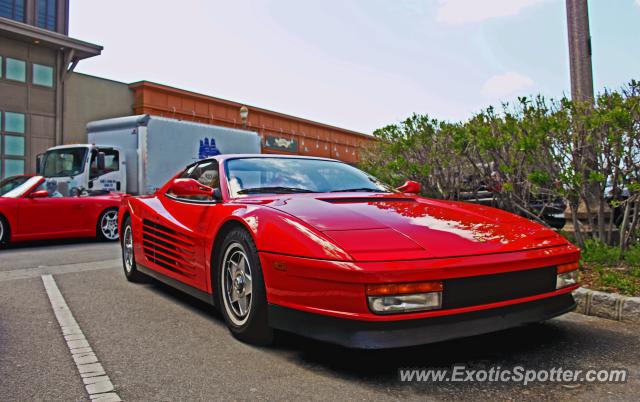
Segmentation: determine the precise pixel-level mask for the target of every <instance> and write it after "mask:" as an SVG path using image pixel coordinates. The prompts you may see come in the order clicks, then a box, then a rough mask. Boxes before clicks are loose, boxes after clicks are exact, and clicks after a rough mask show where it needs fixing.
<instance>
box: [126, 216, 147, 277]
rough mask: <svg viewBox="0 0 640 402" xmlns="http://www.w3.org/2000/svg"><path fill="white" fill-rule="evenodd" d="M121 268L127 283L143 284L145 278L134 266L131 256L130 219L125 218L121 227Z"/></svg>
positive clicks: (131, 236)
mask: <svg viewBox="0 0 640 402" xmlns="http://www.w3.org/2000/svg"><path fill="white" fill-rule="evenodd" d="M122 228H123V229H122V231H123V235H122V241H121V246H122V267H123V268H124V276H126V277H127V280H128V281H129V282H144V281H145V280H146V279H147V277H146V276H145V275H144V274H143V273H142V272H140V271H138V268H137V266H136V258H135V255H134V254H133V229H132V228H131V218H129V217H127V218H126V219H125V220H124V225H122Z"/></svg>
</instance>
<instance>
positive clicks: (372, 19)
mask: <svg viewBox="0 0 640 402" xmlns="http://www.w3.org/2000/svg"><path fill="white" fill-rule="evenodd" d="M589 19H590V25H591V36H592V49H593V68H594V85H595V88H596V91H601V90H603V89H604V88H610V89H616V88H619V87H620V86H622V85H623V84H625V83H627V82H629V81H630V80H631V79H632V78H635V79H640V40H639V39H640V0H589ZM69 31H70V35H71V36H72V37H75V38H78V39H82V40H85V41H88V42H92V43H96V44H99V45H102V46H104V51H103V53H102V55H100V56H98V57H95V58H92V59H88V60H83V61H82V62H80V63H79V64H78V66H77V67H76V71H78V72H82V73H86V74H91V75H97V76H100V77H105V78H109V79H113V80H117V81H123V82H127V83H129V82H135V81H140V80H147V81H154V82H158V83H161V84H166V85H170V86H175V87H178V88H181V89H186V90H190V91H194V92H198V93H203V94H206V95H211V96H215V97H219V98H224V99H229V100H233V101H236V102H241V103H245V104H247V105H251V106H257V107H262V108H266V109H271V110H275V111H278V112H281V113H286V114H290V115H294V116H299V117H304V118H307V119H311V120H315V121H319V122H322V123H326V124H332V125H335V126H339V127H343V128H347V129H351V130H356V131H360V132H364V133H371V132H373V130H375V129H377V128H380V127H383V126H386V125H388V124H392V123H397V122H399V121H401V120H403V119H405V118H407V117H409V116H410V115H411V114H413V113H420V114H428V115H430V116H431V117H434V118H438V119H441V120H465V119H467V118H469V117H471V115H472V114H473V113H475V112H478V111H479V110H481V109H483V108H485V107H487V106H489V105H499V104H500V103H501V102H503V101H513V100H514V99H516V98H517V97H518V96H523V95H531V94H538V93H540V94H543V95H545V96H547V97H555V98H557V97H560V96H562V95H563V94H570V81H569V59H568V44H567V33H566V11H565V2H564V0H304V1H300V0H226V1H223V0H181V1H179V2H178V1H168V0H109V1H104V0H72V1H71V16H70V27H69Z"/></svg>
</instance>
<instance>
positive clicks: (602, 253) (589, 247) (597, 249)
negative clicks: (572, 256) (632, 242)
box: [582, 240, 620, 265]
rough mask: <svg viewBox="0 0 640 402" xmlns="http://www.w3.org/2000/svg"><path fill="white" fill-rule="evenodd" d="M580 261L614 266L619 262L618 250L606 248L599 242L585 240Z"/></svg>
mask: <svg viewBox="0 0 640 402" xmlns="http://www.w3.org/2000/svg"><path fill="white" fill-rule="evenodd" d="M582 260H583V261H584V262H587V263H596V264H602V265H616V264H617V263H618V262H620V249H619V248H617V247H611V246H607V245H606V244H604V243H603V242H601V241H599V240H586V241H585V245H584V248H582Z"/></svg>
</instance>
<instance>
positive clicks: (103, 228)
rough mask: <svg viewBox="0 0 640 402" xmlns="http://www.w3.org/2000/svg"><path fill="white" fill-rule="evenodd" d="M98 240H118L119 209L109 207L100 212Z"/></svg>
mask: <svg viewBox="0 0 640 402" xmlns="http://www.w3.org/2000/svg"><path fill="white" fill-rule="evenodd" d="M97 226H98V227H97V230H96V232H97V237H98V240H103V241H116V240H118V209H117V208H109V209H107V210H105V211H104V212H103V213H101V214H100V217H99V218H98V225H97Z"/></svg>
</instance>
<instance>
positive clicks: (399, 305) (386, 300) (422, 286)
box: [366, 281, 442, 314]
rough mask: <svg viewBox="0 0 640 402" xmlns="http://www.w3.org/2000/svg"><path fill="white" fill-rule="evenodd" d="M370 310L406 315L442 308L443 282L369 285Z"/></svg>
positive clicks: (378, 312) (368, 299)
mask: <svg viewBox="0 0 640 402" xmlns="http://www.w3.org/2000/svg"><path fill="white" fill-rule="evenodd" d="M366 294H367V301H368V303H369V308H370V309H371V311H372V312H374V313H376V314H393V313H406V312H411V311H425V310H433V309H438V308H441V307H442V282H439V281H434V282H417V283H400V284H378V285H367V287H366Z"/></svg>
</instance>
